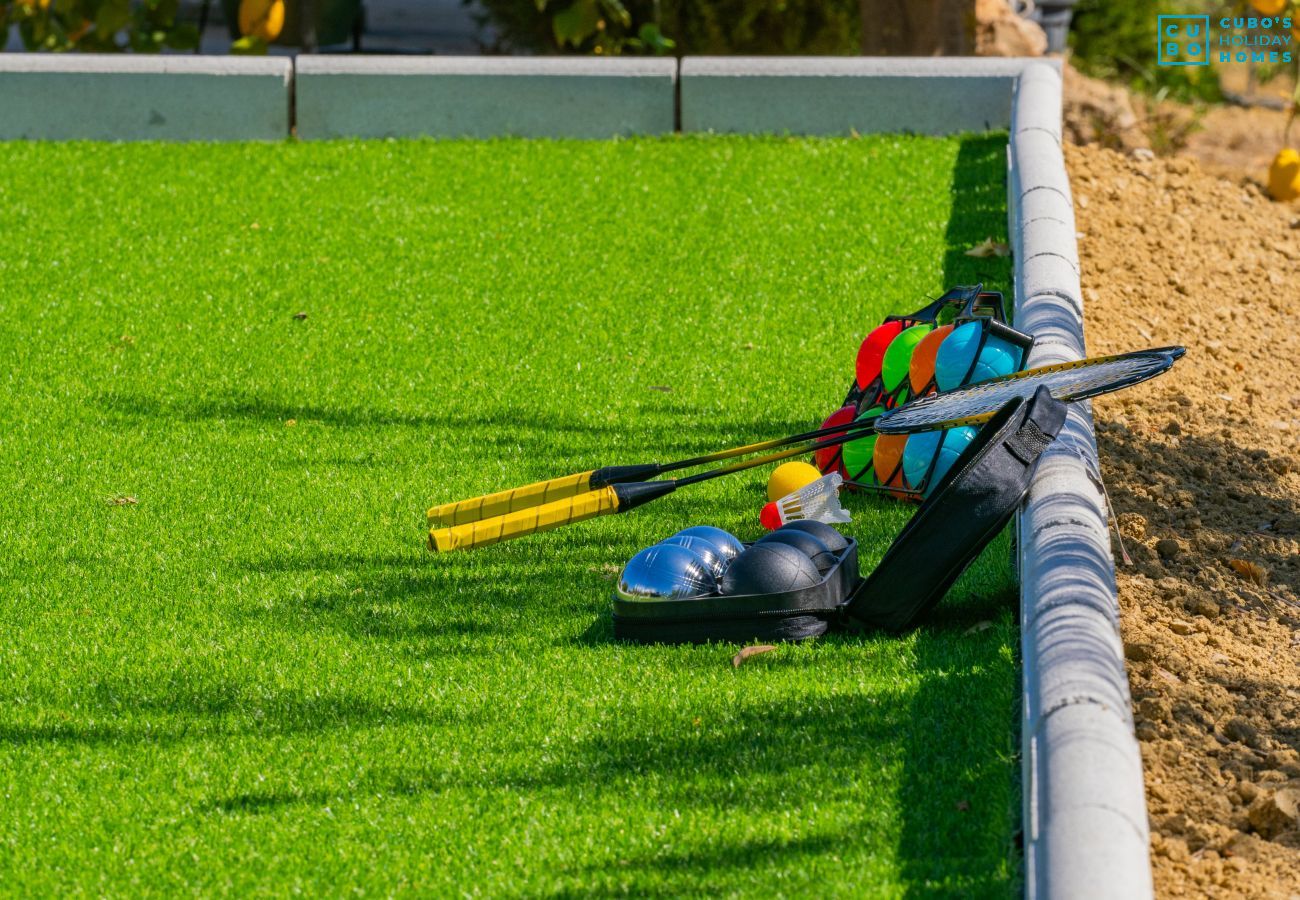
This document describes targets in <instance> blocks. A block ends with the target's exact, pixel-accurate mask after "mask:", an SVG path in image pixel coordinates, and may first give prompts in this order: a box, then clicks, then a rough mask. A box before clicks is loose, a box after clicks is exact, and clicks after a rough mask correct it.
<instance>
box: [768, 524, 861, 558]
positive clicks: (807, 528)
mask: <svg viewBox="0 0 1300 900" xmlns="http://www.w3.org/2000/svg"><path fill="white" fill-rule="evenodd" d="M783 531H802V532H804V533H805V534H811V535H812V536H813V537H815V538H817V540H819V541H821V542H822V543H823V544H825V545H826V549H827V550H829V551H831V552H832V553H836V554H838V553H843V552H844V548H845V547H847V546H848V545H849V539H848V538H846V537H845V536H844V535H842V534H840V533H839V532H838V531H836V530H835V529H834V528H832V527H831V526H829V525H827V524H826V523H825V522H818V521H816V520H814V519H795V520H794V521H793V522H786V523H785V524H784V525H782V526H781V527H780V528H778V529H777V530H776V531H775V532H774V534H780V533H781V532H783Z"/></svg>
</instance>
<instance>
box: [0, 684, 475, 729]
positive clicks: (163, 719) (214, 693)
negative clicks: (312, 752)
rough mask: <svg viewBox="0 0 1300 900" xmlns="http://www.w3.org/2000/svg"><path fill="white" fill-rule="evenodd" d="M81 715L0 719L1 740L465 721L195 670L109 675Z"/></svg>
mask: <svg viewBox="0 0 1300 900" xmlns="http://www.w3.org/2000/svg"><path fill="white" fill-rule="evenodd" d="M79 706H80V709H79V710H78V715H79V717H82V720H81V721H78V720H76V719H73V718H71V717H69V719H68V721H57V722H40V723H35V724H15V723H0V745H19V746H21V745H27V744H40V743H49V744H55V745H77V746H100V745H108V744H118V745H120V744H146V743H147V744H158V745H173V744H178V743H185V742H190V741H201V740H208V739H211V738H213V737H230V736H236V735H240V736H265V737H271V736H284V735H298V734H317V733H321V732H325V731H329V730H333V729H336V728H341V727H378V726H386V727H401V726H406V725H417V724H436V723H448V724H449V723H452V722H461V721H463V717H462V716H459V715H457V716H452V715H450V714H449V713H447V712H445V711H442V710H439V709H437V708H430V709H420V708H414V707H410V706H404V705H401V704H389V703H380V702H376V701H374V700H371V699H368V698H365V697H360V696H355V695H351V694H347V693H342V694H332V695H331V694H325V695H316V694H308V693H303V692H299V691H293V690H278V691H275V692H271V693H268V692H267V691H265V690H264V689H263V688H262V687H261V686H259V685H256V684H253V683H251V682H249V683H238V682H232V681H223V680H221V679H219V678H217V677H206V676H205V675H203V674H202V673H199V672H194V671H190V670H179V669H178V670H174V671H172V672H170V673H162V674H160V675H159V676H158V677H157V678H154V679H150V680H147V681H146V680H141V679H130V680H127V679H122V680H118V681H112V682H109V681H103V682H100V683H99V684H97V685H94V686H92V687H88V688H86V689H84V691H83V692H82V696H81V697H80V698H79Z"/></svg>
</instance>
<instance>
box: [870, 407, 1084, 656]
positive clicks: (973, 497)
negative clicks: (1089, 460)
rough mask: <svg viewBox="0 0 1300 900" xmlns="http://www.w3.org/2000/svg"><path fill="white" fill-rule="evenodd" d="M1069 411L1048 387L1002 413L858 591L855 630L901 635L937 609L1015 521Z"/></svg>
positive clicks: (932, 496) (956, 464)
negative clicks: (1031, 483)
mask: <svg viewBox="0 0 1300 900" xmlns="http://www.w3.org/2000/svg"><path fill="white" fill-rule="evenodd" d="M1065 412H1066V406H1065V404H1064V403H1062V402H1061V401H1059V400H1054V399H1052V396H1051V394H1050V393H1048V391H1047V389H1046V388H1039V389H1038V392H1037V393H1036V394H1034V396H1033V397H1032V398H1031V399H1030V400H1028V401H1024V400H1019V399H1016V400H1012V401H1010V402H1008V403H1007V404H1006V405H1005V406H1003V407H1002V409H1000V410H998V412H997V413H996V414H995V415H994V416H993V418H992V419H990V420H989V421H988V423H987V424H985V425H984V427H983V428H981V429H980V432H979V434H978V435H977V436H976V437H975V440H973V441H971V443H970V445H969V446H967V448H966V449H965V451H963V452H962V454H961V456H959V457H958V458H957V461H956V462H955V463H954V464H953V467H952V469H951V470H949V472H948V474H947V475H946V476H945V477H944V478H943V480H942V481H941V482H940V483H939V484H938V486H937V487H936V489H935V491H934V493H933V494H931V495H930V497H929V499H927V500H926V501H925V502H924V503H923V504H921V507H920V508H919V509H918V510H917V511H916V513H915V514H914V515H913V516H912V518H911V519H910V520H909V521H908V523H907V526H906V527H905V528H904V529H903V531H902V533H901V534H900V535H899V536H898V537H897V538H895V539H894V542H893V543H892V544H890V546H889V549H888V550H886V551H885V555H884V558H882V559H881V560H880V564H879V565H877V566H876V568H875V570H874V571H873V572H872V573H871V574H870V575H868V576H867V577H866V579H864V580H863V581H862V583H861V584H860V585H859V586H858V588H857V590H855V591H854V592H853V594H852V596H851V597H850V598H849V600H848V602H847V603H846V604H845V607H844V615H845V619H846V621H847V623H848V624H850V625H856V626H859V627H865V628H884V629H888V630H891V631H899V630H902V629H905V628H908V627H910V626H911V625H913V624H915V622H916V620H917V619H918V618H919V617H920V616H922V615H923V614H924V613H926V612H927V611H929V610H930V609H931V608H933V607H934V606H935V604H937V603H938V602H939V601H940V600H941V599H942V598H943V595H944V594H945V593H947V591H948V588H950V587H951V586H952V584H953V582H954V581H956V580H957V577H958V576H959V575H961V573H962V571H964V570H965V568H966V567H967V566H968V565H970V563H971V562H972V561H973V560H974V559H975V557H977V556H978V555H979V553H980V551H981V550H983V549H984V547H985V546H987V545H988V543H989V541H991V540H993V538H994V537H996V536H997V535H998V533H999V532H1000V531H1001V530H1002V529H1003V528H1004V527H1005V526H1006V524H1007V522H1008V521H1010V519H1011V516H1012V515H1013V514H1014V513H1015V511H1016V508H1017V507H1019V506H1020V503H1021V501H1022V500H1023V499H1024V497H1025V494H1026V493H1028V491H1029V483H1030V480H1031V479H1032V478H1033V474H1034V469H1035V468H1036V467H1037V465H1038V460H1039V459H1040V458H1041V456H1042V453H1043V450H1045V449H1046V448H1047V446H1048V445H1049V444H1050V443H1051V442H1052V441H1053V440H1054V439H1055V438H1056V435H1057V434H1058V433H1059V432H1060V430H1061V426H1062V425H1064V424H1065Z"/></svg>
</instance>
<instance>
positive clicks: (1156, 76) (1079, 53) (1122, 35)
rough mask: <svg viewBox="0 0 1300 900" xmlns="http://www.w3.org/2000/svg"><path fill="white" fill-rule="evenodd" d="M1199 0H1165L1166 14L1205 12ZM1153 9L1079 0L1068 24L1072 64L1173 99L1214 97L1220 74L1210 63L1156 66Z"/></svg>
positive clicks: (1124, 1)
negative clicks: (1166, 0) (1204, 64)
mask: <svg viewBox="0 0 1300 900" xmlns="http://www.w3.org/2000/svg"><path fill="white" fill-rule="evenodd" d="M1206 11H1207V6H1206V4H1205V3H1203V2H1198V0H1168V2H1166V3H1165V4H1164V5H1163V6H1161V7H1160V9H1159V12H1161V13H1165V14H1177V13H1204V12H1206ZM1156 13H1157V10H1156V9H1155V8H1153V7H1151V6H1149V5H1147V4H1145V3H1133V2H1132V0H1081V2H1080V3H1079V5H1078V6H1076V7H1075V8H1074V21H1073V23H1072V24H1071V26H1070V47H1071V49H1072V50H1073V56H1072V57H1071V62H1072V63H1073V64H1074V65H1075V66H1076V67H1077V68H1078V69H1079V70H1080V71H1081V72H1083V73H1084V74H1086V75H1091V76H1093V77H1095V78H1106V79H1111V80H1118V81H1123V82H1125V83H1126V84H1128V85H1129V86H1130V87H1132V88H1134V89H1136V90H1139V91H1142V92H1144V93H1148V94H1155V93H1157V92H1161V91H1163V92H1164V94H1165V95H1167V96H1169V97H1170V98H1171V99H1175V100H1182V101H1191V100H1205V101H1212V102H1213V101H1218V100H1221V99H1222V94H1221V92H1220V89H1219V78H1218V75H1217V73H1216V72H1215V71H1214V68H1213V67H1210V66H1205V67H1201V66H1158V65H1156V62H1157V60H1158V57H1159V49H1158V45H1157V39H1156V38H1157V36H1156Z"/></svg>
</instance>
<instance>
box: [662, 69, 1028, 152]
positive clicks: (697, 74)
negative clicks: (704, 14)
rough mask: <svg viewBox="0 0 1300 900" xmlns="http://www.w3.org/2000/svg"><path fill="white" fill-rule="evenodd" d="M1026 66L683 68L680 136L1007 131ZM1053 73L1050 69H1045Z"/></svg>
mask: <svg viewBox="0 0 1300 900" xmlns="http://www.w3.org/2000/svg"><path fill="white" fill-rule="evenodd" d="M1025 65H1026V60H1023V59H993V58H930V57H926V58H915V59H910V58H898V59H878V58H870V57H834V56H831V57H827V56H819V57H712V56H695V57H692V56H688V57H686V58H684V59H683V60H682V70H681V125H682V131H715V132H722V133H731V132H738V133H742V134H753V133H756V132H758V133H764V132H766V133H774V134H782V133H786V132H789V133H790V134H848V133H850V132H851V131H857V132H858V133H860V134H867V133H875V132H903V131H906V132H913V133H916V134H954V133H957V132H962V131H989V130H993V129H1002V128H1007V127H1009V126H1010V124H1011V94H1012V89H1013V86H1014V84H1015V80H1016V78H1017V77H1019V75H1020V73H1021V71H1023V70H1024V68H1025ZM1049 65H1050V64H1049Z"/></svg>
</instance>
